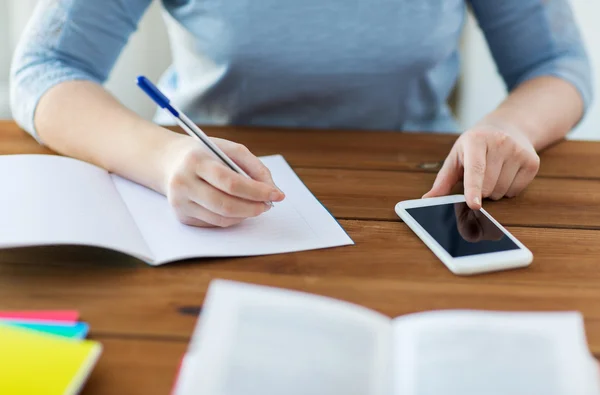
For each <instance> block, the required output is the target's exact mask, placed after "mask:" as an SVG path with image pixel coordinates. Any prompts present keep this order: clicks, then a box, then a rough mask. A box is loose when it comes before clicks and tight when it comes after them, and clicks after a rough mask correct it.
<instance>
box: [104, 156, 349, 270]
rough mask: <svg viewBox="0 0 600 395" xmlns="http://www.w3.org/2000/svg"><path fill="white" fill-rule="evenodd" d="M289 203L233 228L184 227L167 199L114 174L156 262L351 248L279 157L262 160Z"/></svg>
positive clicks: (346, 239)
mask: <svg viewBox="0 0 600 395" xmlns="http://www.w3.org/2000/svg"><path fill="white" fill-rule="evenodd" d="M261 159H262V160H263V162H264V163H265V165H266V166H267V167H268V168H269V169H270V170H271V173H272V175H273V179H274V181H275V183H276V184H277V185H278V186H279V187H280V188H281V189H282V190H283V191H284V192H285V194H286V199H285V200H284V201H283V202H280V203H275V207H274V208H272V209H271V210H269V211H267V212H266V213H264V214H262V215H260V216H259V217H256V218H250V219H248V220H246V221H244V222H242V223H241V224H239V225H236V226H233V227H230V228H199V227H194V226H188V225H184V224H182V223H181V222H180V221H179V220H178V219H177V217H176V216H175V213H174V212H173V209H172V208H171V206H170V205H169V202H168V201H167V199H166V197H164V196H163V195H160V194H158V193H156V192H154V191H152V190H150V189H147V188H145V187H143V186H141V185H138V184H135V183H133V182H130V181H128V180H125V179H123V178H121V177H118V176H116V175H113V179H114V182H115V185H116V187H117V189H118V190H119V192H120V194H121V196H122V197H123V200H124V201H125V202H126V204H127V207H128V208H129V211H130V212H131V214H132V216H133V218H134V219H135V222H136V223H137V225H138V228H139V229H140V231H141V232H142V234H143V236H144V239H145V240H146V243H147V244H148V245H149V246H150V248H151V250H152V252H153V255H154V256H155V258H156V261H157V262H160V263H165V262H169V261H175V260H180V259H186V258H200V257H224V256H228V257H231V256H251V255H265V254H277V253H284V252H294V251H303V250H309V249H317V248H326V247H335V246H341V245H347V244H353V242H352V240H351V239H350V237H348V235H347V234H346V232H345V231H344V230H343V229H342V228H341V226H340V225H339V224H338V223H337V221H336V220H335V219H334V218H333V217H332V216H331V215H330V214H329V213H328V212H327V210H326V209H325V208H324V207H323V206H322V205H321V204H320V203H319V201H318V200H317V199H316V198H315V197H314V196H313V195H312V194H311V193H310V191H309V190H308V189H307V188H306V187H305V186H304V184H303V183H302V181H300V179H299V178H298V176H296V174H295V173H294V171H293V170H292V169H291V168H290V166H289V165H288V164H287V163H286V162H285V160H284V159H283V158H282V157H281V156H270V157H265V158H261Z"/></svg>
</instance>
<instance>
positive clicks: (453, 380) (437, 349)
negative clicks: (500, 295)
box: [394, 311, 600, 395]
mask: <svg viewBox="0 0 600 395" xmlns="http://www.w3.org/2000/svg"><path fill="white" fill-rule="evenodd" d="M394 326H395V330H394V356H395V362H396V364H395V365H396V366H395V374H394V377H395V384H396V388H395V394H403V395H437V394H441V393H443V394H447V395H480V394H486V395H504V394H511V395H532V394H544V395H574V394H577V395H596V394H598V393H600V388H599V387H598V371H597V369H598V368H597V366H596V364H595V362H593V361H592V356H591V354H590V352H589V350H588V347H587V341H586V337H585V330H584V326H583V317H582V316H581V314H579V313H575V312H556V313H551V312H550V313H543V312H536V313H523V312H515V313H513V312H481V311H480V312H472V311H440V312H426V313H419V314H414V315H408V316H405V317H401V318H398V319H396V320H395V321H394Z"/></svg>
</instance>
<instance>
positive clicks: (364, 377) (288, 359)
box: [174, 280, 392, 395]
mask: <svg viewBox="0 0 600 395" xmlns="http://www.w3.org/2000/svg"><path fill="white" fill-rule="evenodd" d="M391 337H392V336H391V327H390V319H389V318H388V317H386V316H384V315H382V314H379V313H377V312H374V311H372V310H368V309H366V308H364V307H360V306H356V305H352V304H350V303H347V302H342V301H337V300H333V299H329V298H324V297H320V296H317V295H312V294H305V293H302V292H293V291H287V290H284V289H275V288H269V287H263V286H257V285H252V284H243V283H236V282H231V281H223V280H213V281H212V282H211V285H210V287H209V291H208V294H207V297H206V299H205V301H204V306H203V308H202V316H201V317H200V318H199V321H198V323H197V325H196V328H195V330H194V334H193V336H192V340H191V342H190V347H189V349H188V352H187V354H186V357H185V360H184V363H183V365H182V369H181V374H180V378H179V380H178V382H177V385H176V390H175V392H174V393H175V394H177V395H192V394H211V395H232V394H236V395H237V394H240V395H241V394H243V395H332V394H335V395H337V394H340V395H341V394H344V395H367V394H368V395H389V394H390V385H389V384H390V380H389V378H390V371H389V368H390V365H391V364H390V360H391V350H392V344H391V343H392V342H391V340H392V339H391Z"/></svg>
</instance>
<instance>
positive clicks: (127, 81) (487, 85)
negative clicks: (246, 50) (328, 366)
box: [0, 0, 600, 140]
mask: <svg viewBox="0 0 600 395" xmlns="http://www.w3.org/2000/svg"><path fill="white" fill-rule="evenodd" d="M90 1H96V0H90ZM97 1H102V0H97ZM490 1H501V0H490ZM36 2H37V0H0V118H10V111H9V109H8V102H7V100H8V97H7V96H8V89H7V85H8V70H9V65H10V56H11V52H12V49H13V48H14V45H15V43H16V41H17V40H18V37H19V34H20V32H21V30H22V28H23V26H24V25H25V23H26V21H27V18H28V16H29V14H30V12H31V10H32V9H33V8H34V6H35V3H36ZM571 3H572V6H573V9H574V12H575V15H576V18H577V20H578V21H579V23H580V27H581V30H582V33H583V36H584V40H585V41H586V44H587V47H588V49H589V52H590V55H591V57H592V62H593V65H594V70H595V81H594V84H595V91H596V96H598V97H600V27H599V26H598V21H597V18H598V17H600V1H599V0H571ZM464 44H465V45H464V48H463V66H462V67H463V76H462V80H461V81H462V83H461V85H460V87H459V89H460V101H459V105H458V116H459V121H460V122H461V124H462V126H463V127H464V128H467V127H469V125H472V124H473V123H474V122H476V121H477V120H478V119H479V118H480V117H482V116H483V114H485V113H486V112H488V111H490V110H491V109H492V108H494V106H495V105H497V104H498V103H499V102H500V101H501V100H502V98H503V97H504V96H505V94H506V92H505V89H504V86H503V85H502V82H501V80H500V78H499V77H498V75H497V73H496V68H495V65H494V63H493V61H492V60H491V57H490V55H489V51H488V49H487V46H486V44H485V41H484V39H483V37H482V35H481V33H480V31H479V29H478V28H477V26H476V23H474V22H473V20H472V19H470V20H469V22H468V24H467V27H466V29H465V36H464ZM156 54H160V55H159V56H156ZM169 63H170V50H169V44H168V40H167V36H166V33H165V28H164V25H163V22H162V16H161V10H160V6H159V2H158V1H155V2H154V5H153V6H152V7H151V9H150V10H149V12H148V13H147V14H146V16H145V17H144V19H143V20H142V22H141V25H140V27H139V29H138V31H137V32H136V33H135V34H134V35H133V36H132V37H131V39H130V43H129V44H128V46H127V48H126V49H125V51H124V53H123V54H122V56H121V58H120V59H119V61H118V63H117V65H116V67H115V70H114V71H113V73H112V75H111V78H110V80H109V82H108V85H107V86H108V89H109V90H110V91H111V92H113V93H114V94H115V95H116V96H117V97H118V98H119V99H120V100H121V101H122V102H123V103H125V104H126V105H127V106H129V107H130V108H132V109H133V110H135V111H136V112H138V113H139V114H140V115H142V116H144V117H146V118H150V117H152V115H153V113H154V107H153V105H152V104H151V103H150V101H149V100H148V99H147V98H145V97H144V96H143V95H142V94H141V93H140V92H139V91H138V89H137V88H136V87H135V84H134V80H135V77H136V76H137V75H139V74H145V75H147V76H149V77H151V78H153V79H156V78H157V77H158V76H159V75H160V74H161V73H162V71H163V70H164V69H165V68H166V67H167V66H168V65H169ZM570 137H571V138H576V139H594V140H600V99H599V100H595V101H594V103H593V106H592V108H591V109H590V112H589V115H588V116H587V118H586V120H585V121H584V122H583V123H582V124H580V125H579V127H578V128H577V130H575V132H574V133H573V134H571V136H570Z"/></svg>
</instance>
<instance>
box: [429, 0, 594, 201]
mask: <svg viewBox="0 0 600 395" xmlns="http://www.w3.org/2000/svg"><path fill="white" fill-rule="evenodd" d="M470 3H471V4H472V6H473V12H474V14H475V16H476V17H477V19H478V21H479V24H480V26H481V28H482V30H483V32H484V34H485V36H486V39H487V41H488V43H489V46H490V49H491V51H492V54H493V56H494V59H495V61H496V64H497V65H498V70H499V72H500V74H501V75H502V77H503V79H504V81H505V83H506V86H507V88H508V89H509V92H510V93H509V95H508V97H507V99H506V100H505V101H504V102H503V103H502V104H501V105H500V106H499V107H498V108H497V109H496V110H495V111H493V112H492V113H490V114H488V115H487V116H486V117H484V119H482V120H481V121H480V122H478V123H477V124H476V125H474V126H473V127H472V128H471V129H469V130H468V131H466V132H465V133H463V135H461V137H460V138H459V139H458V140H457V142H456V144H455V146H454V147H453V149H452V151H451V152H450V155H449V156H448V158H447V159H446V161H445V162H444V166H443V167H442V169H441V170H440V172H439V174H438V177H437V178H436V181H435V182H434V185H433V187H432V189H431V190H430V191H429V192H428V193H427V194H426V195H425V196H438V195H444V194H447V193H449V192H450V190H451V189H452V187H453V186H454V185H455V184H456V183H457V182H458V181H460V180H461V179H463V180H464V187H465V195H466V197H467V202H468V203H469V205H470V207H471V208H474V209H478V208H479V207H481V198H485V197H490V198H492V199H500V198H502V197H504V196H507V197H512V196H515V195H517V194H519V193H520V192H521V191H522V190H523V189H525V187H526V186H527V185H528V184H529V183H530V182H531V180H533V178H534V177H535V175H536V174H537V171H538V168H539V157H538V156H537V153H536V151H539V150H541V149H543V148H545V147H547V146H548V145H550V144H552V143H553V142H556V141H558V140H560V139H562V138H564V137H565V135H566V134H567V133H568V132H569V131H570V130H571V129H572V128H573V126H574V125H575V124H577V122H579V121H580V120H581V118H582V116H583V114H584V112H585V109H586V108H587V107H588V105H589V103H590V102H591V99H592V90H591V71H590V65H589V61H588V58H587V55H586V52H585V49H584V47H583V43H582V41H581V38H580V35H579V31H578V29H577V26H576V23H575V20H574V18H573V15H572V13H571V10H570V8H569V4H568V0H548V1H542V0H504V1H494V2H491V1H487V0H471V1H470Z"/></svg>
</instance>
